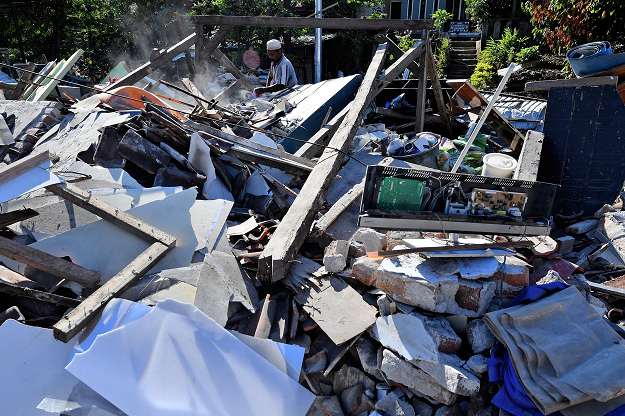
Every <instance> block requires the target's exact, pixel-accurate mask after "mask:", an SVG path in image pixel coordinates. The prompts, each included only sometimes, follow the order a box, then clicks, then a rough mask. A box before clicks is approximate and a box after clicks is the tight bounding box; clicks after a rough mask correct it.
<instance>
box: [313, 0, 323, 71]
mask: <svg viewBox="0 0 625 416" xmlns="http://www.w3.org/2000/svg"><path fill="white" fill-rule="evenodd" d="M322 8H323V4H322V1H321V0H315V17H316V18H317V19H321V17H322V14H321V9H322ZM321 39H322V37H321V28H320V27H318V28H316V29H315V83H317V82H321Z"/></svg>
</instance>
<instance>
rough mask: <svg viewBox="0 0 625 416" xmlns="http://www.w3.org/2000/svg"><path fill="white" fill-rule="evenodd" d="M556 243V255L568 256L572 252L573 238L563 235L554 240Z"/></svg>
mask: <svg viewBox="0 0 625 416" xmlns="http://www.w3.org/2000/svg"><path fill="white" fill-rule="evenodd" d="M556 242H557V243H558V254H562V255H565V254H569V253H570V252H571V251H573V246H574V245H575V237H571V236H570V235H565V236H564V237H560V238H556Z"/></svg>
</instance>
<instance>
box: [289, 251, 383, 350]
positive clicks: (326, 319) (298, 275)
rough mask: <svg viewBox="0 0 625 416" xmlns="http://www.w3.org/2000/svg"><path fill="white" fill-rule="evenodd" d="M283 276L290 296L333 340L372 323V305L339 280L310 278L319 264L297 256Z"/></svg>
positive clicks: (353, 334) (346, 338)
mask: <svg viewBox="0 0 625 416" xmlns="http://www.w3.org/2000/svg"><path fill="white" fill-rule="evenodd" d="M297 260H298V262H296V263H294V264H293V266H292V267H291V270H290V272H289V274H288V275H287V277H286V279H284V283H285V285H287V287H289V288H290V289H291V290H293V291H294V293H295V295H294V298H295V300H296V301H297V303H299V304H300V305H302V309H303V310H304V311H305V312H306V313H308V314H309V316H310V317H311V318H312V319H314V320H315V322H317V323H318V324H319V326H320V327H321V329H322V330H323V331H324V332H325V333H326V334H328V336H329V337H330V339H332V341H333V342H334V343H336V344H342V343H344V342H347V341H349V340H350V339H353V338H354V337H356V336H357V335H360V334H361V333H362V332H364V331H365V330H366V329H367V328H369V327H370V326H371V325H373V324H374V323H375V315H376V309H375V308H374V307H373V306H371V305H369V304H368V303H366V302H365V301H364V300H363V299H362V296H361V295H360V294H359V293H358V292H356V291H355V290H354V289H353V288H352V287H351V286H349V285H348V284H347V283H345V282H344V281H343V280H341V279H339V278H337V277H334V276H331V277H327V276H324V277H320V278H315V279H312V273H315V272H318V271H319V270H320V269H321V268H322V267H323V266H319V265H318V264H317V263H315V262H314V261H312V260H310V259H308V258H306V257H303V256H299V257H298V258H297Z"/></svg>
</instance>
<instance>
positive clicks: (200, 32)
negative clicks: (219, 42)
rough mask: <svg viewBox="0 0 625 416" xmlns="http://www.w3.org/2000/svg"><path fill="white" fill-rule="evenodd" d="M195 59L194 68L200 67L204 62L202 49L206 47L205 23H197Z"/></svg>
mask: <svg viewBox="0 0 625 416" xmlns="http://www.w3.org/2000/svg"><path fill="white" fill-rule="evenodd" d="M195 34H196V38H195V60H194V62H193V63H194V68H195V69H198V68H199V67H200V65H201V63H202V56H201V55H202V54H201V53H200V51H201V50H202V49H204V25H203V24H201V23H196V24H195Z"/></svg>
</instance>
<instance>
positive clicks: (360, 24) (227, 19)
mask: <svg viewBox="0 0 625 416" xmlns="http://www.w3.org/2000/svg"><path fill="white" fill-rule="evenodd" d="M192 19H193V21H194V22H195V23H201V24H205V25H214V26H220V25H234V26H248V27H295V28H311V29H312V28H321V29H361V30H382V29H397V30H422V29H433V28H434V20H432V19H422V20H416V19H415V20H412V19H354V18H351V19H350V18H325V17H324V18H321V19H317V18H314V17H274V16H217V15H211V16H202V15H199V16H193V17H192Z"/></svg>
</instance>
